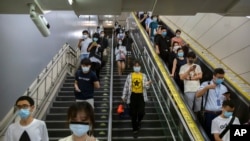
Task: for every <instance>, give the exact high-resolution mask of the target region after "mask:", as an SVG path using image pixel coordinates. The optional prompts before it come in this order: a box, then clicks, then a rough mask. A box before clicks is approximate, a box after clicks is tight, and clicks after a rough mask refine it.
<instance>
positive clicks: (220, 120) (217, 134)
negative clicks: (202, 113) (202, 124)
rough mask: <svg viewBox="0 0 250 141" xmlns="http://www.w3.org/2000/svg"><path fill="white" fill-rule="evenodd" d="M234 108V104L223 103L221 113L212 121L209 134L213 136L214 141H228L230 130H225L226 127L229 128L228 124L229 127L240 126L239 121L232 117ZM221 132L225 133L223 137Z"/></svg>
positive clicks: (229, 101)
mask: <svg viewBox="0 0 250 141" xmlns="http://www.w3.org/2000/svg"><path fill="white" fill-rule="evenodd" d="M234 108H235V106H234V103H233V102H232V101H231V100H225V101H223V103H222V113H221V114H220V115H219V116H217V117H216V118H214V119H213V120H212V127H211V134H213V137H214V140H215V141H230V133H229V132H230V130H227V129H226V127H227V126H229V123H230V122H231V125H232V124H234V125H240V121H239V119H238V118H237V117H233V112H234ZM231 120H232V121H231ZM224 130H226V131H224ZM222 132H225V134H224V135H223V136H221V135H222Z"/></svg>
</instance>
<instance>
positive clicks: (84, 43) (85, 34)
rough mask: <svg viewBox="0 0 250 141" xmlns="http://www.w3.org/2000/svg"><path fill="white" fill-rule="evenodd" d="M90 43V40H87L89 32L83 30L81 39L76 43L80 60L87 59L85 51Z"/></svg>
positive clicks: (87, 55)
mask: <svg viewBox="0 0 250 141" xmlns="http://www.w3.org/2000/svg"><path fill="white" fill-rule="evenodd" d="M91 42H92V39H90V38H89V32H88V31H87V30H84V31H83V32H82V39H80V40H79V42H78V48H79V49H80V50H81V53H80V60H82V59H84V58H88V57H89V52H88V51H87V48H88V46H89V44H90V43H91Z"/></svg>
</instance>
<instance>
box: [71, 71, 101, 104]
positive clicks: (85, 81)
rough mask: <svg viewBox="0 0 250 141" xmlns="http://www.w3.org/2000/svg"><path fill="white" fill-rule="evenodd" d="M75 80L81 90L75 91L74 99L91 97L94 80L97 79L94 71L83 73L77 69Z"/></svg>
mask: <svg viewBox="0 0 250 141" xmlns="http://www.w3.org/2000/svg"><path fill="white" fill-rule="evenodd" d="M75 80H76V81H77V84H78V87H79V89H80V90H81V92H75V97H76V99H81V100H86V99H90V98H93V96H94V82H96V81H98V78H97V76H96V74H95V72H93V71H90V72H88V73H83V72H82V70H78V71H77V72H76V74H75Z"/></svg>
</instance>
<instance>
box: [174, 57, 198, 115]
mask: <svg viewBox="0 0 250 141" xmlns="http://www.w3.org/2000/svg"><path fill="white" fill-rule="evenodd" d="M195 59H196V55H195V53H194V52H189V53H188V54H187V64H184V65H182V66H181V68H180V72H179V76H180V79H181V80H183V81H184V99H185V101H186V103H187V105H188V106H189V108H190V109H192V110H193V111H194V112H198V111H200V108H201V107H200V105H201V104H200V102H201V98H195V93H196V91H197V90H198V89H199V87H200V79H201V78H202V71H201V67H200V65H198V64H195V63H194V60H195Z"/></svg>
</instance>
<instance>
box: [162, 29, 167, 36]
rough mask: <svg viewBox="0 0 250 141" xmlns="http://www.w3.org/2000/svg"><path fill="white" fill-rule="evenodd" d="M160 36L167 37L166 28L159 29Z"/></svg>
mask: <svg viewBox="0 0 250 141" xmlns="http://www.w3.org/2000/svg"><path fill="white" fill-rule="evenodd" d="M161 35H162V36H163V37H165V36H167V27H166V26H162V27H161Z"/></svg>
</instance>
